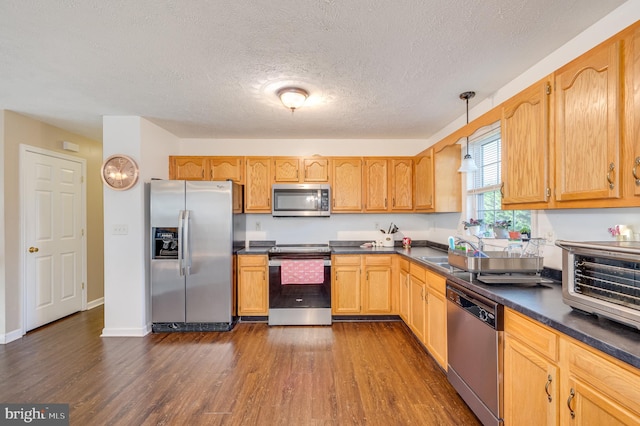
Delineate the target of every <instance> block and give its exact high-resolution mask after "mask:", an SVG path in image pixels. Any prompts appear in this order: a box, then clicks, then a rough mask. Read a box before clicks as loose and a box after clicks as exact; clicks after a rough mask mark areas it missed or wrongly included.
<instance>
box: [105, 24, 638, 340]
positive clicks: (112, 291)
mask: <svg viewBox="0 0 640 426" xmlns="http://www.w3.org/2000/svg"><path fill="white" fill-rule="evenodd" d="M630 21H631V22H633V21H634V19H630ZM602 25H603V26H606V24H602ZM609 25H611V24H609ZM609 29H610V28H609ZM617 29H618V30H619V29H621V28H617ZM614 32H615V31H614ZM587 38H588V37H586V36H585V39H584V40H583V44H584V45H588V44H589V43H591V42H590V41H587V40H586V39H587ZM592 45H593V43H591V46H592ZM591 46H588V47H591ZM572 48H573V49H575V50H576V51H578V50H580V48H577V47H575V46H573V47H572ZM568 50H571V49H568ZM565 55H566V56H567V57H568V56H571V54H570V53H567V52H565ZM547 68H550V69H548V70H547V71H550V70H552V69H553V67H549V66H548V67H547ZM524 80H526V78H525V79H524ZM529 83H530V81H529ZM524 86H526V84H525V85H524ZM510 90H511V93H502V94H500V95H499V96H498V97H497V98H496V100H494V102H496V103H499V101H500V100H503V99H504V98H508V97H509V96H510V95H513V94H514V93H516V92H517V90H516V89H510ZM505 92H509V89H505ZM488 109H489V106H487V105H479V106H478V109H477V110H476V111H474V116H479V115H481V114H482V113H483V112H485V111H486V110H488ZM292 118H296V116H295V114H294V116H293V117H292ZM458 127H460V126H459V123H456V124H452V125H451V126H449V127H447V128H445V129H443V130H442V132H441V133H440V134H438V135H435V136H434V137H433V138H432V139H431V140H432V141H434V142H435V141H438V140H439V139H441V138H443V137H446V136H448V135H449V134H451V133H454V132H455V131H456V129H457V128H458ZM209 142H211V140H202V139H193V140H192V139H184V138H178V137H176V136H175V135H173V134H171V133H170V132H168V131H166V130H164V129H162V128H161V127H160V126H157V125H155V124H154V123H152V122H150V121H148V120H146V119H144V118H141V117H131V116H126V117H125V116H106V117H105V118H104V157H107V156H108V155H109V154H111V153H117V152H124V153H127V154H129V155H131V156H133V157H135V158H136V159H137V160H138V161H139V163H140V165H141V166H142V169H143V171H142V173H143V175H142V176H141V178H142V180H143V181H148V180H149V179H151V178H154V177H160V178H162V177H167V158H168V157H169V156H171V155H216V156H220V155H251V156H274V155H282V156H298V155H299V156H312V155H314V154H319V155H324V156H360V155H362V154H363V152H362V149H361V148H360V147H361V146H362V145H365V144H366V155H368V156H378V155H379V156H391V155H393V156H413V155H415V154H416V153H418V152H420V151H422V150H423V149H424V148H425V141H423V140H413V141H407V140H402V141H400V140H376V139H368V140H360V141H358V142H359V143H356V144H346V143H344V142H345V141H344V140H331V139H329V140H305V139H291V140H286V141H283V140H268V139H244V140H242V139H241V140H238V139H219V140H216V142H218V145H217V146H215V147H213V146H212V144H210V143H209ZM318 142H321V143H322V149H321V150H320V149H319V148H318V145H319V144H318ZM176 146H177V147H178V149H176V148H175V147H176ZM104 197H105V198H104V202H105V209H104V212H105V223H104V229H105V235H104V238H105V270H106V271H107V272H106V273H105V295H104V297H105V329H104V330H103V334H104V335H105V336H117V335H130V336H131V335H133V336H136V335H137V336H142V335H145V334H146V333H147V332H148V331H149V330H148V326H149V304H148V300H149V286H148V278H147V274H146V272H145V270H144V268H142V267H141V266H140V265H143V264H144V263H145V259H146V254H145V251H146V250H147V248H146V247H145V245H144V244H143V242H144V241H146V238H145V229H146V225H145V224H144V223H143V222H144V220H143V218H144V217H145V215H146V214H145V213H146V212H145V209H146V203H145V199H144V192H143V188H142V185H139V186H138V187H136V188H134V189H133V190H132V191H127V192H123V193H111V192H109V191H105V196H104ZM132 218H134V219H133V220H132ZM462 218H463V217H461V214H460V213H442V214H402V215H400V214H376V215H366V214H354V215H332V217H331V218H329V219H322V220H320V219H317V220H314V221H313V222H309V221H305V220H303V219H277V218H273V217H271V215H268V214H256V215H248V226H247V229H248V230H249V235H248V236H247V239H248V240H250V241H254V240H275V241H277V242H278V243H308V242H327V241H333V240H356V241H360V240H364V241H368V240H375V238H376V237H377V236H378V235H377V234H378V233H379V231H377V230H376V229H377V228H378V227H379V226H378V225H382V224H387V223H389V222H394V223H397V224H398V225H399V227H400V229H401V233H402V234H403V235H407V236H410V237H411V238H413V239H414V240H423V239H428V240H435V241H438V242H441V243H442V242H444V241H446V238H447V236H448V235H450V234H452V233H455V232H457V231H459V230H460V221H461V219H462ZM536 220H537V231H536V232H538V235H542V236H545V237H549V239H551V240H554V239H556V238H563V239H580V240H591V239H593V240H604V239H607V238H609V235H608V234H607V231H606V228H607V227H608V226H611V224H614V223H628V224H631V225H633V226H636V227H640V224H638V223H637V208H636V207H631V208H616V209H595V210H591V209H578V210H553V211H552V210H549V211H541V212H539V213H538V214H537V218H536ZM119 224H126V225H128V231H129V232H128V234H127V235H124V236H123V235H119V236H114V235H113V234H112V233H111V232H109V230H111V229H112V228H113V227H114V226H116V225H119ZM292 224H293V226H292ZM345 230H348V231H345ZM123 247H126V248H123ZM545 257H548V259H549V260H548V265H547V266H549V267H554V268H560V267H561V260H560V250H559V249H557V248H555V247H554V246H549V247H548V250H547V251H545ZM141 282H144V283H145V284H144V285H140V283H141Z"/></svg>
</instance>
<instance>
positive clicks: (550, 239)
mask: <svg viewBox="0 0 640 426" xmlns="http://www.w3.org/2000/svg"><path fill="white" fill-rule="evenodd" d="M544 239H545V240H547V243H549V244H553V243H554V242H555V241H556V233H555V232H553V231H547V233H546V234H544Z"/></svg>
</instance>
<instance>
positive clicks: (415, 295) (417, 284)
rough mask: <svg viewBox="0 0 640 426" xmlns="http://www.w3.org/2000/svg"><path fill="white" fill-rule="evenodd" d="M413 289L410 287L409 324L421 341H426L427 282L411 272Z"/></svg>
mask: <svg viewBox="0 0 640 426" xmlns="http://www.w3.org/2000/svg"><path fill="white" fill-rule="evenodd" d="M410 283H411V286H410V287H411V289H410V293H411V295H410V297H411V304H410V307H409V308H410V311H411V312H410V313H409V318H410V323H409V326H410V327H411V330H413V333H414V334H415V335H416V337H417V338H418V339H419V340H420V341H421V342H424V341H425V330H426V318H427V313H426V297H427V290H426V288H427V285H426V283H425V282H424V281H423V280H421V279H420V278H417V277H416V276H415V275H413V274H411V278H410Z"/></svg>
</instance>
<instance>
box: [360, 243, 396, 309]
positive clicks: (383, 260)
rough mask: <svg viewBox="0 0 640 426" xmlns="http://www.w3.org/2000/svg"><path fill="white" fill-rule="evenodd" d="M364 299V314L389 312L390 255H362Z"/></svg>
mask: <svg viewBox="0 0 640 426" xmlns="http://www.w3.org/2000/svg"><path fill="white" fill-rule="evenodd" d="M363 263H364V265H365V266H364V275H365V277H364V283H365V284H364V286H365V287H364V294H363V296H364V301H363V304H362V308H363V313H365V314H389V313H391V309H392V307H391V257H390V256H382V255H375V256H364V257H363Z"/></svg>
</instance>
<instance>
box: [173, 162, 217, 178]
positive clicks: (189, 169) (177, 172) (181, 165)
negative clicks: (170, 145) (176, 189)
mask: <svg viewBox="0 0 640 426" xmlns="http://www.w3.org/2000/svg"><path fill="white" fill-rule="evenodd" d="M208 165H209V162H208V160H207V157H174V156H171V157H169V179H176V180H209V179H208V177H206V173H205V172H206V171H207V168H208Z"/></svg>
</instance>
